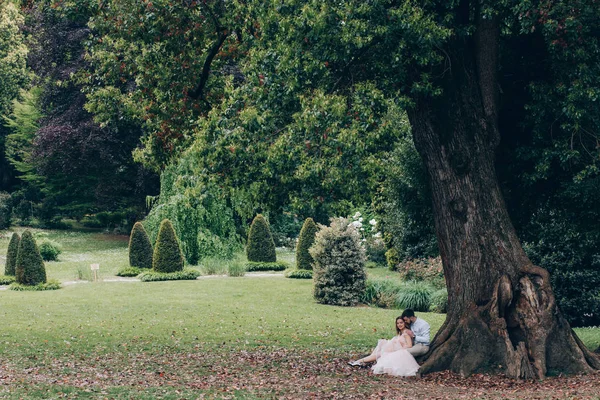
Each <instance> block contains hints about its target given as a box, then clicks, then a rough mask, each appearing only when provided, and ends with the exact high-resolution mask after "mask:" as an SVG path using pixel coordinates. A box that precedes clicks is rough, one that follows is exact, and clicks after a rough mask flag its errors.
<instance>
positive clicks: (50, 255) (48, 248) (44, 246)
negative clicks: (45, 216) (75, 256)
mask: <svg viewBox="0 0 600 400" xmlns="http://www.w3.org/2000/svg"><path fill="white" fill-rule="evenodd" d="M39 249H40V255H41V256H42V260H44V261H56V260H58V256H59V255H60V253H62V249H61V247H60V245H59V244H58V243H56V242H53V241H51V240H44V241H43V242H42V243H40V246H39Z"/></svg>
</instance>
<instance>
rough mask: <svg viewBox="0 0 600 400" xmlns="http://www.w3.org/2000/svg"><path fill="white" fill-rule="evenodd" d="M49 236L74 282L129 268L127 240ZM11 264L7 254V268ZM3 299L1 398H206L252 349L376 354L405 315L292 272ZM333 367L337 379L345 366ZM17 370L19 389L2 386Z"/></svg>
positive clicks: (587, 331)
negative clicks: (212, 379) (334, 292)
mask: <svg viewBox="0 0 600 400" xmlns="http://www.w3.org/2000/svg"><path fill="white" fill-rule="evenodd" d="M46 237H48V238H49V239H51V240H53V241H56V242H58V243H60V244H61V245H62V247H63V253H62V254H61V256H60V259H59V261H58V262H50V263H46V265H47V269H48V277H49V278H50V279H59V280H61V281H72V280H74V278H75V276H76V274H77V270H78V269H82V270H86V271H87V270H88V269H89V264H91V263H100V271H101V276H102V277H104V278H108V277H113V276H114V274H115V273H116V272H117V271H118V270H119V269H120V268H121V267H124V266H126V265H127V239H126V237H121V236H111V235H103V234H98V233H90V232H78V233H74V232H62V231H48V232H47V235H46ZM9 238H10V234H7V233H6V231H5V232H4V234H3V235H2V237H1V238H0V255H2V257H3V256H4V255H5V254H6V249H7V246H8V241H9ZM278 251H279V253H278V256H279V255H281V257H278V259H280V260H285V261H288V262H290V261H293V252H291V251H288V252H284V251H281V250H278ZM3 262H4V259H3V258H2V260H1V261H0V264H1V265H0V272H1V271H3V269H4V265H3ZM236 262H239V260H238V261H236ZM226 265H227V264H226V263H221V264H220V265H219V267H220V268H225V269H223V274H224V273H226ZM200 270H203V267H200ZM368 274H369V276H373V277H385V276H389V277H394V276H396V274H394V273H392V272H390V271H388V270H387V269H384V268H374V269H369V270H368ZM0 304H1V305H2V306H1V307H0V320H2V321H4V323H3V324H2V329H1V330H0V343H2V347H1V350H0V360H2V363H0V383H2V384H1V385H0V398H49V397H51V398H58V397H65V398H98V397H108V398H149V399H150V398H196V397H198V394H199V392H198V391H197V390H196V391H194V390H191V389H190V387H189V385H190V383H189V382H192V380H193V379H194V378H193V377H192V376H191V375H194V376H195V377H198V376H212V375H211V374H214V372H213V370H214V369H215V368H216V369H219V368H225V367H227V365H228V363H230V362H231V361H230V360H231V359H232V358H234V357H240V354H241V355H242V356H243V355H244V354H246V352H248V354H256V353H255V352H259V353H260V352H266V353H268V354H270V353H272V352H277V351H280V350H279V349H283V350H284V351H286V352H291V353H292V354H301V355H302V357H307V358H319V359H320V358H322V357H325V358H327V357H331V358H334V357H342V358H344V359H347V358H349V357H351V356H354V355H358V354H365V353H367V352H368V351H370V349H371V347H372V346H373V345H374V344H375V343H377V340H378V339H380V338H382V337H391V336H393V335H394V327H393V321H394V319H395V317H396V316H397V315H398V312H399V311H398V310H386V309H380V308H372V307H352V308H348V307H332V306H324V305H320V304H317V303H315V302H314V300H313V299H312V281H311V280H301V279H285V278H283V277H282V276H281V274H278V275H276V274H273V276H272V277H261V278H253V277H250V276H246V277H227V276H215V277H210V278H208V277H207V278H205V279H199V280H195V281H169V282H154V283H142V282H135V281H133V282H131V281H130V282H108V281H105V282H98V283H85V284H70V285H64V287H63V288H62V289H60V290H56V291H48V292H16V291H10V290H2V291H0ZM418 315H419V316H420V317H422V318H424V319H425V320H427V321H428V322H429V323H430V324H431V327H432V333H435V332H436V331H437V330H438V329H439V327H440V326H441V325H442V323H443V321H444V318H445V316H444V315H442V314H434V313H418ZM576 331H577V333H578V334H579V336H580V338H581V339H582V340H583V342H584V343H585V344H586V345H587V346H589V347H590V348H592V349H595V348H596V347H598V346H600V328H581V329H576ZM232 355H233V356H232ZM323 355H325V356H323ZM219 357H221V358H219ZM283 359H289V357H287V356H285V357H283ZM132 360H133V361H132ZM135 360H138V361H135ZM190 360H191V361H190ZM206 360H210V362H209V361H206ZM134 361H135V362H134ZM273 362H274V361H269V362H265V363H267V364H268V365H270V366H271V367H273V368H276V365H277V362H279V361H277V362H275V364H273ZM300 362H301V363H302V362H303V361H302V360H300ZM251 365H255V364H248V365H246V366H244V365H242V366H239V368H241V370H244V368H246V369H249V368H254V367H253V366H251ZM259 365H260V364H259ZM105 370H106V371H109V372H110V374H109V375H110V379H111V381H110V382H111V383H110V384H108V383H107V384H106V385H104V384H101V383H96V384H87V383H86V384H85V385H83V384H82V385H79V384H75V383H73V382H74V381H76V380H77V379H88V380H90V381H94V380H97V379H100V378H97V376H98V375H102V374H103V373H105ZM163 370H164V371H165V373H171V371H172V373H173V374H175V375H178V376H179V375H181V378H177V379H179V380H177V379H175V378H173V382H175V383H173V382H172V383H171V384H166V386H165V387H164V388H162V387H161V388H159V387H156V386H152V385H150V386H151V387H148V388H147V389H144V390H142V391H141V392H140V389H138V388H136V387H135V385H137V383H136V382H137V381H135V379H137V378H135V377H136V376H138V375H144V374H146V375H147V376H146V375H144V376H146V377H145V378H144V380H145V379H147V378H148V377H150V378H152V379H151V380H154V379H155V378H156V379H158V378H157V377H156V374H162V373H163V372H161V371H163ZM11 371H12V372H11ZM24 371H25V372H24ZM26 371H29V372H26ZM157 371H158V372H157ZM287 372H288V371H287V370H282V371H280V372H279V373H280V374H286V373H287ZM30 373H33V375H35V376H37V380H35V381H34V380H33V378H31V377H30V376H29V375H28V374H30ZM328 373H329V374H330V375H331V376H337V375H336V374H337V372H336V371H330V372H328ZM13 375H14V380H13V381H11V382H13V384H8V383H6V382H7V381H2V379H7V378H6V376H13ZM2 376H5V378H2ZM132 376H133V377H132ZM120 377H122V379H123V380H119V379H121V378H120ZM160 377H162V375H160ZM150 378H148V379H150ZM188 378H189V380H186V379H188ZM44 379H47V380H44ZM52 379H54V380H57V379H58V381H57V382H58V383H57V384H53V383H52V382H53V381H52ZM61 379H66V380H64V381H63V380H61ZM106 379H109V378H106ZM127 379H130V380H131V382H133V384H131V382H130V381H127V382H125V381H126V380H127ZM223 379H225V378H223ZM369 379H371V378H369ZM373 379H375V381H374V382H377V379H380V378H373ZM100 380H101V379H100ZM19 382H21V383H19ZM22 382H25V383H22ZM86 382H87V381H86ZM176 382H179V383H176ZM185 382H187V383H185ZM134 384H135V385H134ZM57 385H58V386H57ZM128 385H130V386H128ZM157 385H158V384H157ZM186 385H187V386H186ZM378 385H381V382H379V384H378ZM257 387H258V386H257ZM202 390H204V389H202ZM212 390H214V388H213V387H207V388H206V390H204V391H203V392H202V393H203V394H204V395H206V396H207V397H209V398H211V397H217V398H219V397H221V396H222V395H223V394H222V393H216V392H215V393H213V392H212ZM256 390H258V392H257V391H256ZM256 390H255V391H250V392H248V391H246V390H244V389H240V390H237V391H236V389H235V388H233V389H232V392H231V393H229V394H228V395H232V396H235V397H236V398H257V397H259V398H260V397H269V396H271V395H270V394H269V393H268V392H265V393H262V392H260V390H262V389H256ZM283 390H285V389H283ZM284 393H285V392H284Z"/></svg>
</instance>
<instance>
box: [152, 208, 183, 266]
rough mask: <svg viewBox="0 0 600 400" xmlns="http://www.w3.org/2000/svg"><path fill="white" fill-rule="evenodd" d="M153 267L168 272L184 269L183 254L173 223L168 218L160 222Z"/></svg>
mask: <svg viewBox="0 0 600 400" xmlns="http://www.w3.org/2000/svg"><path fill="white" fill-rule="evenodd" d="M152 269H153V270H154V271H156V272H167V273H168V272H177V271H183V254H182V253H181V248H180V247H179V242H178V241H177V236H176V235H175V229H173V224H172V223H171V221H169V220H168V219H164V220H163V221H162V222H161V223H160V229H159V230H158V237H157V238H156V245H155V246H154V254H153V256H152Z"/></svg>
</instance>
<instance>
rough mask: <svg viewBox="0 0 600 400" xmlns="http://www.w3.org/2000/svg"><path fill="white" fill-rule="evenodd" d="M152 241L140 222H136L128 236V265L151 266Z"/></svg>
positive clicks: (148, 267) (146, 267) (147, 267)
mask: <svg viewBox="0 0 600 400" xmlns="http://www.w3.org/2000/svg"><path fill="white" fill-rule="evenodd" d="M152 251H153V250H152V243H150V239H149V238H148V234H147V233H146V230H145V229H144V225H142V224H141V222H136V223H135V225H133V229H132V230H131V235H130V236H129V266H131V267H137V268H144V269H150V268H152Z"/></svg>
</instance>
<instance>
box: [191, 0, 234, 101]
mask: <svg viewBox="0 0 600 400" xmlns="http://www.w3.org/2000/svg"><path fill="white" fill-rule="evenodd" d="M202 5H203V7H204V9H205V10H206V13H207V14H208V15H209V16H210V18H211V19H212V20H213V23H214V25H215V31H216V34H217V40H216V41H215V42H214V43H213V45H212V47H211V48H210V50H209V51H208V55H207V56H206V59H205V60H204V65H203V66H202V73H201V74H200V80H199V81H198V85H196V88H195V89H194V90H193V91H192V92H191V93H190V97H191V98H192V99H201V100H203V101H204V102H205V103H206V105H207V106H208V107H209V108H210V107H211V106H210V103H209V102H208V101H207V100H206V98H205V97H204V87H205V86H206V82H208V76H209V74H210V67H211V64H212V62H213V60H214V58H215V57H216V56H217V54H219V50H220V49H221V46H223V43H225V40H226V39H227V33H228V31H227V28H225V27H223V26H221V24H220V23H219V20H218V18H217V17H216V16H215V15H214V13H213V12H212V10H211V9H210V8H209V7H208V6H207V5H206V3H202Z"/></svg>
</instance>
